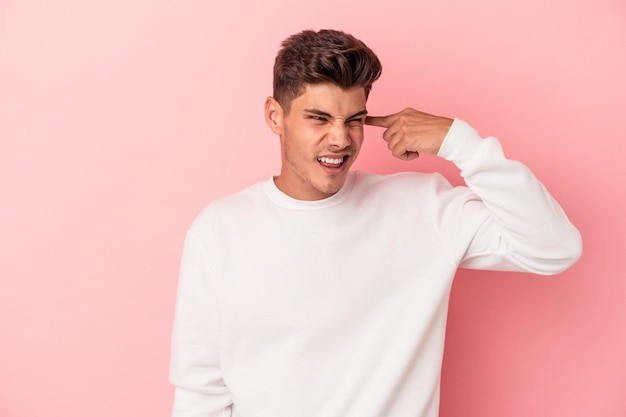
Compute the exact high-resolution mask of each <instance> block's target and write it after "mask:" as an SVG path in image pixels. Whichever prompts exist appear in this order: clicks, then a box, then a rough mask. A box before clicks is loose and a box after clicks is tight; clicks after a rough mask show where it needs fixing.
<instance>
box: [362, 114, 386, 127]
mask: <svg viewBox="0 0 626 417" xmlns="http://www.w3.org/2000/svg"><path fill="white" fill-rule="evenodd" d="M365 124H366V125H370V126H377V127H385V128H386V127H389V126H391V120H389V116H367V117H366V118H365Z"/></svg>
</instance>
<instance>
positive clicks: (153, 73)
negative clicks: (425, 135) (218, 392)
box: [0, 0, 626, 417]
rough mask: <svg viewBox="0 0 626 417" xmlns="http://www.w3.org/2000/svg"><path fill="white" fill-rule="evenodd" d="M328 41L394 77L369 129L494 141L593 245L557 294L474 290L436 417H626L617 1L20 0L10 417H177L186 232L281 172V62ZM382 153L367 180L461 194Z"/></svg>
mask: <svg viewBox="0 0 626 417" xmlns="http://www.w3.org/2000/svg"><path fill="white" fill-rule="evenodd" d="M226 3H228V5H226ZM323 27H333V28H340V29H343V30H345V31H348V32H351V33H353V34H355V35H356V36H357V37H360V38H361V39H363V40H364V41H365V42H366V43H368V45H369V46H371V47H372V48H373V49H374V50H375V51H377V53H378V54H379V56H380V58H381V60H382V61H383V64H384V71H383V76H382V78H381V80H380V81H379V82H378V83H377V84H376V85H375V86H374V90H373V92H372V96H371V98H370V103H369V109H370V113H372V114H382V113H392V112H395V111H398V110H400V109H402V108H403V107H405V106H413V107H417V108H418V109H420V110H423V111H427V112H431V113H435V114H442V115H448V116H457V117H460V118H463V119H465V120H467V121H469V122H470V123H471V124H473V125H474V126H475V127H477V128H478V129H479V130H480V131H481V133H483V134H485V135H495V136H497V137H499V138H500V139H501V140H502V142H503V144H504V147H505V149H506V151H507V153H508V155H509V156H510V157H512V158H516V159H521V160H523V161H524V162H525V163H526V164H527V165H529V166H530V167H531V168H532V169H533V170H534V171H535V173H536V174H537V175H538V176H539V177H540V178H541V179H542V180H543V181H544V183H545V184H546V185H547V186H548V188H549V189H550V190H551V191H552V193H553V194H554V195H555V197H557V199H558V200H559V201H560V202H561V203H562V205H563V206H564V208H565V209H566V211H567V212H568V214H569V216H570V218H571V219H572V220H573V221H574V223H575V224H576V225H578V226H579V228H580V229H581V231H582V233H583V236H584V241H585V253H584V255H583V258H582V260H581V261H580V262H579V263H578V264H577V265H575V266H574V267H573V268H572V269H570V270H569V271H567V272H566V273H564V274H562V275H560V276H557V277H551V278H541V277H535V276H531V275H527V274H510V273H477V272H467V271H463V272H460V273H459V277H458V279H457V281H456V282H455V285H454V288H453V294H452V303H451V311H450V319H449V327H448V337H447V347H446V352H445V360H444V370H443V382H442V388H443V392H442V407H441V410H442V411H441V415H442V417H453V416H454V417H456V416H470V417H496V416H497V417H501V416H507V417H516V416H529V417H531V416H532V417H535V416H569V417H578V416H580V417H582V416H585V417H588V416H611V417H612V416H624V415H626V395H625V390H626V302H624V299H625V295H626V279H625V278H626V267H625V264H626V262H625V255H624V250H625V249H626V242H625V236H626V233H625V232H626V230H625V226H624V222H623V220H622V219H623V216H624V213H625V209H626V204H625V203H626V196H625V194H626V193H625V192H624V191H626V189H625V187H624V182H623V181H624V175H625V174H626V169H625V167H624V165H625V164H624V157H625V151H626V146H625V143H626V127H625V123H624V122H625V116H624V115H625V112H626V81H625V80H626V75H625V74H626V3H624V2H623V1H622V0H588V1H585V0H524V1H517V2H512V1H502V0H472V1H465V2H464V1H459V0H439V1H400V0H386V1H380V2H371V3H370V4H367V3H364V2H363V1H356V0H354V1H347V2H340V1H337V0H332V1H329V0H318V1H316V2H296V1H279V0H266V1H262V2H261V1H259V2H252V1H250V2H248V3H246V2H242V1H231V2H223V1H220V2H217V1H215V2H208V1H205V2H200V1H180V2H173V1H162V0H150V1H148V0H134V1H126V0H125V1H122V0H107V1H104V0H97V1H95V0H94V1H79V0H68V1H60V2H48V1H36V0H21V1H18V0H4V1H3V2H0V141H1V142H0V416H2V417H33V416H44V415H47V416H64V417H79V416H80V417H85V416H89V417H110V416H116V417H131V416H153V417H164V416H168V415H169V413H170V406H171V400H172V392H173V390H172V387H170V386H169V384H168V382H167V372H168V360H169V336H170V329H171V325H172V313H173V308H174V295H175V289H176V280H177V273H178V266H179V260H180V252H181V249H182V240H183V235H184V232H185V230H186V228H187V227H188V226H189V224H190V223H191V221H192V219H193V218H194V217H195V215H196V214H197V213H198V212H199V210H200V209H201V208H202V207H203V206H204V205H205V204H207V203H208V202H209V201H210V200H211V199H212V198H215V197H217V196H220V195H223V194H226V193H231V192H234V191H236V190H239V189H240V188H242V187H244V186H246V185H248V184H251V183H253V182H256V181H259V180H263V179H266V178H269V176H270V175H272V174H274V173H277V172H278V169H279V157H278V141H277V139H276V138H275V137H274V136H273V135H272V134H271V132H270V131H269V129H267V127H266V126H265V124H264V121H263V114H262V109H263V102H264V99H265V97H266V96H267V95H269V94H271V68H272V64H273V58H274V54H275V52H276V50H277V48H278V45H279V43H280V41H281V40H282V39H283V38H284V37H286V36H288V35H289V34H291V33H294V32H297V31H300V30H302V29H305V28H314V29H319V28H323ZM366 135H367V138H368V139H367V142H366V144H365V146H364V149H363V151H362V153H361V160H360V161H359V162H358V168H359V169H366V170H372V171H377V172H392V171H398V170H425V171H432V170H440V171H443V172H444V173H445V174H446V175H448V176H449V177H450V178H451V180H452V181H453V182H455V183H458V182H459V179H458V174H457V172H456V170H455V168H454V167H452V166H451V165H449V164H448V163H445V162H443V161H439V160H438V159H437V158H434V157H431V158H428V157H424V158H420V159H419V160H417V161H415V162H411V163H403V162H401V161H398V160H395V159H394V158H393V157H391V156H390V155H389V154H388V153H387V151H386V148H385V146H384V144H383V143H382V140H381V139H380V131H379V130H368V131H367V132H366ZM390 233H391V231H390Z"/></svg>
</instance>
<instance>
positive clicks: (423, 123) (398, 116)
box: [365, 108, 452, 161]
mask: <svg viewBox="0 0 626 417" xmlns="http://www.w3.org/2000/svg"><path fill="white" fill-rule="evenodd" d="M365 124H368V125H370V126H378V127H383V128H385V129H386V130H385V132H384V133H383V139H385V141H386V142H387V147H388V148H389V150H390V151H391V153H392V154H393V156H395V157H396V158H399V159H402V160H405V161H410V160H412V159H415V158H417V157H419V154H420V153H425V154H430V155H436V154H437V152H439V148H440V147H441V144H442V143H443V140H444V138H445V137H446V134H447V133H448V130H450V126H451V125H452V119H448V118H447V117H439V116H433V115H431V114H426V113H422V112H420V111H417V110H415V109H410V108H408V109H404V110H402V111H401V112H399V113H395V114H391V115H389V116H380V117H378V116H376V117H374V116H368V117H367V119H366V120H365Z"/></svg>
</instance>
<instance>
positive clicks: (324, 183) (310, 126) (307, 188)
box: [266, 84, 367, 200]
mask: <svg viewBox="0 0 626 417" xmlns="http://www.w3.org/2000/svg"><path fill="white" fill-rule="evenodd" d="M365 102H366V99H365V90H364V89H363V88H362V87H355V88H350V89H348V90H344V89H342V88H341V87H338V86H336V85H334V84H314V85H309V86H307V88H306V91H305V92H304V94H302V95H300V96H299V97H298V98H296V99H295V100H293V101H292V103H291V109H290V111H289V114H284V112H283V109H282V108H281V107H280V105H279V104H278V103H277V102H276V101H275V100H274V99H272V98H269V99H268V101H267V103H266V120H267V122H268V125H270V127H271V128H272V130H273V131H274V132H275V133H277V134H278V135H279V136H280V141H281V152H282V167H281V171H280V176H279V177H277V178H276V179H275V181H276V186H277V187H278V188H279V189H280V190H281V191H283V192H284V193H285V194H287V195H289V196H290V197H293V198H296V199H298V200H321V199H323V198H326V197H329V196H331V195H333V194H335V193H336V192H337V191H339V189H340V188H341V187H342V186H343V184H344V182H345V181H346V177H347V175H348V171H349V169H350V167H351V166H352V164H353V163H354V161H355V160H356V158H357V156H358V154H359V150H360V149H361V144H362V143H363V125H364V123H365V117H366V114H367V111H366V109H365Z"/></svg>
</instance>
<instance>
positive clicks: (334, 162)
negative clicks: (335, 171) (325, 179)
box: [318, 156, 343, 165]
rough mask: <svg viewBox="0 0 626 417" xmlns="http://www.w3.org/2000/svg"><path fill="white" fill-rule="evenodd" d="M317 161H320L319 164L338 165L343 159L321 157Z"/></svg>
mask: <svg viewBox="0 0 626 417" xmlns="http://www.w3.org/2000/svg"><path fill="white" fill-rule="evenodd" d="M318 161H320V162H322V163H324V164H332V165H339V164H340V163H342V162H343V158H329V157H327V156H323V157H321V158H319V159H318Z"/></svg>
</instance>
